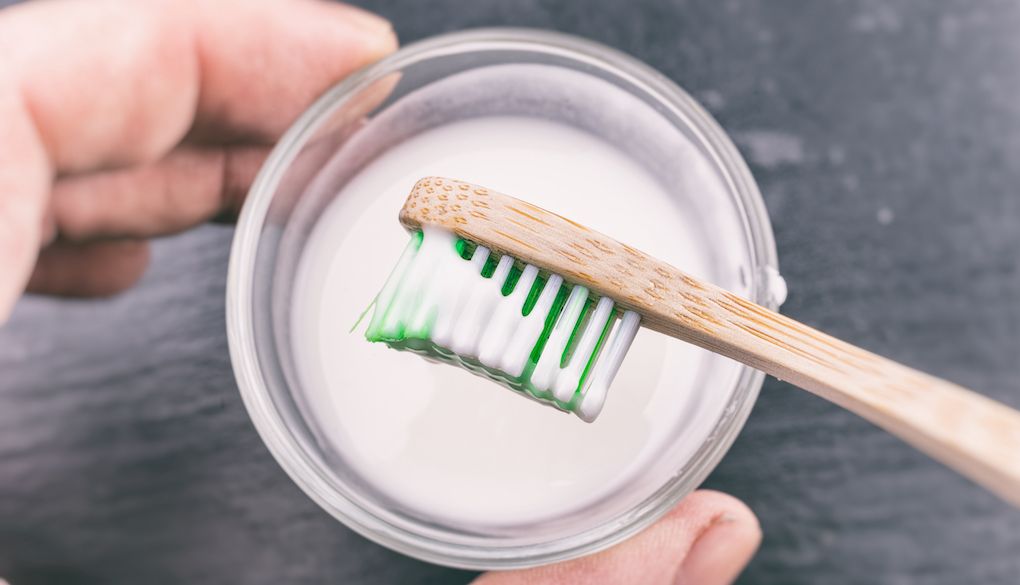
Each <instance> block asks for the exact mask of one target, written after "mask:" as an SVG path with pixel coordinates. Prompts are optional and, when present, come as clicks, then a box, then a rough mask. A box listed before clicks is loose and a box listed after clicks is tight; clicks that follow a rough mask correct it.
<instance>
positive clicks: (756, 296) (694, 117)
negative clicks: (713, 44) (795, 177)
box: [226, 28, 782, 570]
mask: <svg viewBox="0 0 1020 585" xmlns="http://www.w3.org/2000/svg"><path fill="white" fill-rule="evenodd" d="M499 49H513V50H518V51H533V52H539V53H545V54H550V53H552V54H555V55H558V56H563V57H567V58H570V59H574V60H576V61H582V62H586V63H588V64H590V65H592V66H596V67H599V68H601V69H603V70H609V71H610V72H611V73H612V74H613V75H614V76H617V77H619V78H622V79H625V80H627V81H628V82H629V83H631V84H634V85H635V86H636V87H639V88H641V89H642V90H643V91H645V92H647V93H648V94H649V95H652V96H654V97H655V99H656V102H657V104H656V105H660V106H662V107H665V108H668V109H669V110H670V113H671V114H673V115H676V116H678V117H679V118H680V119H681V120H683V121H684V122H685V123H686V127H685V128H684V129H685V130H686V131H688V132H690V133H692V134H693V137H692V138H693V140H694V141H695V142H698V141H700V142H701V144H702V145H703V146H704V148H703V149H702V150H703V154H705V155H706V156H708V157H709V159H710V161H711V162H712V164H713V165H714V166H715V167H716V169H717V170H718V171H719V172H720V174H721V178H722V179H723V181H724V183H725V185H726V187H727V190H728V191H729V193H730V195H731V196H732V197H733V198H734V203H735V204H736V205H737V211H738V215H739V217H740V218H741V220H742V222H743V224H744V225H743V228H744V233H745V234H746V235H747V237H748V239H749V250H748V251H749V253H750V259H751V266H753V267H754V268H755V271H754V273H753V274H750V275H748V278H749V279H750V283H751V291H752V300H754V301H756V302H758V303H760V304H763V305H765V306H769V307H771V308H773V309H775V308H778V305H779V304H780V303H781V302H782V295H779V294H777V293H776V291H775V282H776V279H778V281H779V283H780V284H781V279H779V272H778V269H779V266H778V258H777V253H776V247H775V241H774V236H773V232H772V227H771V223H770V221H769V217H768V213H767V211H766V209H765V204H764V201H763V200H762V197H761V194H760V192H759V190H758V186H757V184H756V182H755V181H754V178H753V177H752V175H751V171H750V169H749V168H748V167H747V164H746V163H745V162H744V159H743V158H742V157H741V156H740V154H739V152H738V151H737V148H736V146H734V144H733V142H732V141H731V140H730V138H729V137H728V136H727V135H726V133H725V132H724V131H723V129H722V128H721V127H720V126H719V124H718V123H717V122H716V121H715V120H714V119H713V118H712V116H711V115H710V114H709V113H708V112H707V111H706V110H705V109H704V108H702V107H701V106H700V105H699V104H698V103H697V102H696V101H695V100H694V99H693V98H692V97H691V96H690V95H689V94H688V93H687V92H685V91H684V90H683V89H681V88H680V87H679V86H678V85H676V84H675V83H674V82H672V81H671V80H670V79H668V78H667V77H665V76H664V75H663V74H661V73H659V72H658V71H656V70H654V69H652V68H651V67H650V66H648V65H646V64H644V63H642V62H640V61H638V60H637V59H635V58H633V57H630V56H628V55H626V54H624V53H621V52H619V51H617V50H616V49H612V48H610V47H607V46H604V45H602V44H599V43H596V42H593V41H589V40H586V39H582V38H579V37H576V36H572V35H567V34H563V33H557V32H551V31H544V30H534V29H522V28H482V29H473V30H467V31H459V32H453V33H446V34H442V35H439V36H436V37H431V38H429V39H425V40H422V41H419V42H416V43H412V44H409V45H407V46H405V47H403V48H401V49H399V50H398V51H396V52H395V53H393V54H392V55H390V56H388V57H386V58H384V59H382V60H380V61H378V62H376V63H374V64H372V65H369V66H367V67H365V68H363V69H361V70H359V71H357V72H355V73H354V74H352V75H350V76H349V77H347V78H346V79H344V80H342V81H340V82H339V83H337V84H336V85H334V86H333V87H331V88H330V89H328V90H327V91H326V92H325V93H324V94H323V95H322V96H321V97H320V98H319V99H318V100H316V101H315V102H314V103H313V104H312V105H311V106H310V107H309V108H308V109H307V110H306V111H305V112H304V113H303V114H302V115H301V116H300V117H299V118H298V119H297V120H296V121H295V122H294V123H293V125H292V126H291V127H290V128H289V129H288V130H287V131H286V132H285V133H284V135H283V137H282V138H281V139H280V141H279V142H278V143H277V145H276V146H275V147H274V149H273V151H272V152H271V154H270V155H269V157H268V158H267V159H266V161H265V163H263V166H262V167H261V169H260V170H259V173H258V175H257V176H256V178H255V181H254V182H253V184H252V187H251V189H250V191H249V193H248V197H247V199H246V201H245V204H244V207H243V208H242V211H241V214H240V217H239V219H238V224H237V228H236V231H235V234H234V239H233V243H232V247H231V253H230V263H229V268H228V273H227V290H226V327H227V338H228V344H229V347H230V358H231V363H232V364H233V370H234V375H235V378H236V380H237V384H238V387H239V390H240V394H241V397H242V400H243V402H244V405H245V408H246V409H247V410H248V414H249V417H250V418H251V419H252V423H253V424H254V426H255V428H256V430H257V432H258V434H259V435H260V437H261V438H262V440H263V442H264V443H265V444H266V446H267V448H268V449H269V451H270V452H271V453H272V455H273V457H274V458H275V459H276V461H277V463H278V464H279V465H280V466H281V467H282V468H283V469H284V471H285V472H286V473H287V474H288V475H289V476H290V477H291V479H292V480H293V481H294V482H295V483H296V484H297V485H298V486H299V487H300V488H301V489H302V491H304V492H305V493H306V494H307V495H308V496H309V497H310V498H311V499H312V500H314V501H315V502H316V503H317V504H318V505H319V506H320V507H322V508H323V509H324V510H326V511H327V512H329V513H330V514H331V515H332V516H334V517H335V518H337V519H338V520H340V521H341V522H343V523H344V524H345V525H347V526H348V527H350V528H351V529H353V530H354V531H355V532H357V533H359V534H361V535H362V536H364V537H366V538H368V539H370V540H372V541H374V542H376V543H378V544H382V545H383V546H386V547H388V548H391V549H393V550H396V551H399V552H401V553H404V554H406V555H408V556H411V557H415V558H418V559H421V560H424V561H428V562H433V563H438V564H443V565H447V566H452V567H459V568H465V569H475V570H490V569H514V568H524V567H531V566H537V565H542V564H547V563H551V562H556V561H561V560H566V559H570V558H575V557H579V556H583V555H586V554H590V553H594V552H597V551H599V550H602V549H605V548H608V547H609V546H612V545H613V544H616V543H618V542H620V541H622V540H624V539H626V538H628V537H630V536H631V535H633V534H635V533H636V532H638V531H640V530H642V529H644V528H645V527H647V526H648V525H650V524H651V523H653V522H654V521H655V520H657V519H659V518H660V517H661V516H662V515H664V514H665V513H666V512H667V511H668V510H670V509H671V508H672V507H673V506H674V505H675V504H676V503H677V502H678V501H679V500H680V499H682V498H683V497H684V496H686V495H687V494H688V493H690V492H691V491H693V489H695V488H696V487H697V486H698V485H700V484H701V483H702V482H703V481H704V479H705V478H706V477H707V476H708V474H709V473H710V472H711V471H712V470H713V469H714V468H715V467H716V465H717V464H718V463H719V461H720V460H721V459H722V457H723V455H724V454H725V453H726V452H727V451H728V450H729V448H730V446H731V445H732V443H733V441H734V440H735V439H736V437H737V435H738V434H739V432H740V431H741V430H742V428H743V426H744V424H745V422H746V420H747V417H748V415H749V414H750V411H751V409H752V407H753V405H754V403H755V402H756V399H757V396H758V392H759V390H760V388H761V385H762V381H763V380H764V374H762V373H761V372H758V371H756V370H754V369H752V368H750V367H747V366H743V367H742V369H741V371H740V374H739V376H738V377H737V380H736V382H735V385H736V390H735V392H734V397H733V398H732V399H731V403H730V407H732V406H733V404H736V408H735V409H733V410H732V412H730V413H729V419H728V422H727V421H723V420H722V419H720V420H721V422H720V423H718V424H717V425H716V428H715V429H714V430H713V434H712V435H710V437H709V439H707V440H706V442H705V443H704V444H702V446H701V447H699V449H698V452H696V453H695V455H694V456H693V457H692V459H691V461H692V462H696V465H690V464H689V466H690V467H691V471H690V473H687V474H685V475H683V476H682V477H681V476H680V475H679V474H678V475H677V476H676V477H675V478H674V479H673V480H671V481H668V482H666V483H665V484H664V485H663V486H661V487H660V488H659V489H658V490H656V491H655V492H654V493H653V494H652V495H650V496H649V497H648V498H646V499H645V500H644V501H643V502H642V503H641V504H639V505H638V506H636V507H635V508H633V509H632V510H630V511H628V512H627V513H625V514H623V515H621V516H618V517H617V518H614V519H613V520H612V521H610V522H606V523H604V524H601V525H599V526H597V527H595V528H593V529H589V530H586V531H584V532H581V533H579V534H575V535H572V536H570V537H567V538H562V539H556V540H553V541H550V542H546V543H541V544H537V545H534V544H529V545H524V546H513V547H501V548H495V547H475V546H471V545H465V544H460V543H450V542H442V541H440V540H438V539H435V538H433V537H430V536H424V535H422V534H419V533H414V532H410V531H407V530H405V529H403V528H401V527H398V526H394V525H393V524H390V523H388V522H386V521H385V520H383V519H381V518H379V517H378V516H375V515H373V514H372V513H371V512H369V511H368V510H365V509H364V508H362V507H361V506H360V505H359V504H358V503H357V502H354V501H352V500H350V499H349V498H347V497H346V495H345V494H341V493H339V492H337V491H336V490H333V489H331V488H330V484H329V482H328V481H327V480H326V479H325V478H324V477H323V476H322V475H321V472H320V470H318V469H317V468H316V466H315V465H314V464H313V463H312V462H311V461H310V460H309V459H308V457H307V456H306V454H305V453H303V452H302V450H301V449H300V448H299V446H298V444H297V442H296V441H294V440H293V436H292V435H291V434H290V433H289V432H287V425H286V423H285V422H284V421H283V419H282V417H281V416H280V414H279V412H278V411H277V410H276V409H275V407H274V405H273V403H272V399H271V397H270V396H269V395H268V392H267V390H266V382H265V379H264V377H263V375H262V371H261V368H260V364H259V360H258V357H257V351H256V341H255V335H254V320H253V319H252V311H253V304H252V295H253V290H254V283H253V274H254V269H255V260H256V252H257V249H258V245H259V237H260V234H261V232H262V228H263V227H264V224H265V221H266V217H267V214H268V210H269V206H270V203H271V201H272V199H273V195H274V192H275V187H276V186H277V185H278V183H279V181H280V179H281V178H282V175H283V173H284V172H285V170H286V169H287V168H288V167H289V165H290V163H291V162H292V161H293V160H294V158H295V157H296V156H297V154H298V152H299V151H300V149H301V148H302V147H303V146H304V145H305V143H306V140H307V139H308V138H310V137H311V135H312V134H313V133H314V131H315V130H316V129H317V127H318V123H319V122H320V121H321V120H322V118H323V117H324V116H325V115H326V114H328V113H329V112H331V111H333V110H334V109H335V108H337V107H339V106H341V105H342V104H343V103H344V102H345V100H346V99H347V98H349V97H350V96H352V95H354V94H356V93H357V92H358V91H359V90H360V89H362V88H364V87H365V86H367V85H368V84H369V83H372V82H373V81H374V80H376V79H378V78H380V77H382V76H384V75H387V74H390V73H393V72H396V71H400V70H401V69H402V68H404V67H406V66H408V65H410V64H413V63H414V62H416V61H420V60H423V59H425V58H429V57H433V56H437V55H442V54H444V53H449V52H468V51H491V50H499ZM722 422H727V424H728V427H727V428H725V429H723V430H722V432H721V433H720V432H718V431H719V426H720V425H721V424H722ZM565 540H566V541H570V542H562V541H565Z"/></svg>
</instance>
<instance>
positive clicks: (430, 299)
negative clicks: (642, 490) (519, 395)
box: [366, 227, 640, 422]
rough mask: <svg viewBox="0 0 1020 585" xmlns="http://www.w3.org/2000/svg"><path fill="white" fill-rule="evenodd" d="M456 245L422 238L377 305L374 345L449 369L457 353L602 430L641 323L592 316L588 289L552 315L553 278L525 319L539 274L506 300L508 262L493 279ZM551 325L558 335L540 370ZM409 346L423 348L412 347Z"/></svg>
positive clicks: (601, 308)
mask: <svg viewBox="0 0 1020 585" xmlns="http://www.w3.org/2000/svg"><path fill="white" fill-rule="evenodd" d="M457 242H458V240H457V237H456V235H454V234H453V233H451V232H448V231H446V230H443V229H440V228H434V227H426V228H425V229H424V234H423V235H422V239H421V241H420V244H419V243H418V242H417V241H415V240H412V242H411V244H409V245H408V247H407V248H406V249H405V250H404V253H403V254H402V255H401V257H400V260H399V261H398V263H397V267H396V268H395V269H394V270H393V272H392V273H391V275H390V278H389V280H387V282H386V285H385V286H384V287H383V289H382V291H380V293H379V295H378V296H377V298H376V302H375V312H374V314H373V316H372V320H371V322H370V324H369V328H368V331H367V332H366V336H367V337H368V338H369V339H373V340H378V341H386V342H387V343H389V344H390V345H392V346H394V347H397V348H403V347H407V348H410V349H417V350H418V351H426V352H428V354H429V355H432V356H433V357H440V358H442V359H445V360H447V361H450V360H453V359H454V358H453V357H451V356H450V355H449V352H453V353H454V354H456V355H457V356H459V358H460V360H462V361H461V363H467V364H476V365H475V366H471V367H472V368H473V369H476V370H477V369H479V368H478V367H477V364H481V366H483V367H484V368H485V369H487V373H488V375H489V376H495V377H496V378H498V379H500V380H502V381H503V382H504V383H506V384H507V385H510V386H511V387H514V388H515V389H518V390H524V391H526V392H528V393H529V394H531V395H532V396H533V397H537V398H540V399H541V400H543V401H545V402H547V403H553V404H555V405H556V406H558V407H559V408H563V409H567V410H572V411H574V412H575V413H576V414H577V415H578V416H579V417H580V418H582V419H584V420H586V421H589V422H590V421H592V420H594V418H595V417H596V416H598V414H599V412H600V411H601V410H602V406H603V404H604V402H605V398H606V393H607V391H608V388H609V384H610V383H611V382H612V379H613V377H614V376H615V375H616V372H617V370H618V369H619V368H620V364H621V363H622V361H623V357H624V355H625V354H626V353H627V350H628V348H629V347H630V344H631V342H632V341H633V339H634V335H635V334H636V332H637V329H638V327H639V325H640V318H639V317H638V315H637V314H636V313H634V312H632V311H624V312H623V315H622V318H620V319H617V318H616V314H615V313H616V312H615V308H614V303H613V301H612V300H611V299H610V298H608V297H602V298H600V299H599V300H598V302H597V303H595V305H594V307H592V306H591V305H590V304H589V296H590V291H589V290H588V289H587V288H585V287H583V286H580V285H574V286H572V287H569V294H568V295H567V298H566V299H565V300H564V302H562V303H561V304H560V305H559V307H558V309H557V310H558V314H557V315H555V316H554V315H551V314H550V313H551V312H552V311H553V308H554V305H556V299H557V297H558V295H559V294H560V290H561V288H562V286H563V279H562V278H561V277H560V276H558V275H555V274H551V275H549V276H548V278H546V280H545V284H544V285H542V286H543V288H542V291H541V292H540V293H538V298H537V299H535V303H534V306H533V308H532V310H531V312H530V313H529V314H528V315H524V305H525V303H526V302H527V299H528V297H529V295H530V293H531V292H532V289H533V288H534V287H535V286H536V282H537V281H538V278H539V269H538V268H537V267H535V266H532V265H530V264H529V265H527V266H525V267H524V269H523V270H522V271H521V273H520V276H519V277H518V279H517V282H516V283H515V284H514V287H513V290H512V291H511V292H510V293H509V294H508V295H506V296H504V295H503V292H502V289H503V287H504V285H506V283H507V279H508V278H509V276H510V274H511V271H512V270H513V266H514V263H515V261H514V259H513V258H511V257H510V256H507V255H503V256H502V257H501V258H500V259H499V262H497V263H496V267H495V270H494V271H493V274H492V276H491V277H489V278H485V277H483V276H482V274H481V273H482V270H483V267H484V266H485V265H486V263H487V261H489V259H490V251H489V250H488V249H487V248H485V247H484V246H478V247H477V248H476V249H475V251H474V254H473V255H472V256H471V259H470V260H464V259H463V258H462V257H461V256H460V254H459V252H458V251H457ZM536 292H537V291H536ZM553 317H555V320H554V321H551V319H552V318H553ZM547 322H551V323H552V327H551V330H550V331H549V333H548V337H547V339H546V340H545V344H544V346H543V347H542V350H541V353H540V354H539V355H538V359H537V363H533V362H532V361H531V358H532V354H533V353H534V352H535V351H536V347H537V345H538V343H539V342H540V339H541V337H542V334H543V331H544V330H545V327H546V323H547ZM604 332H605V333H606V335H605V339H603V333H604ZM410 340H420V341H418V342H415V343H414V344H410V345H407V344H406V343H405V342H407V341H410ZM600 340H602V343H600ZM422 342H431V343H430V344H429V343H426V344H423V343H422ZM433 346H437V347H433ZM571 346H572V349H570V348H571ZM433 349H434V350H435V351H433ZM568 349H570V352H569V356H568V359H566V360H564V359H563V358H564V355H565V354H566V352H567V351H568ZM589 364H590V366H589ZM529 368H531V369H530V371H529ZM553 401H555V402H553Z"/></svg>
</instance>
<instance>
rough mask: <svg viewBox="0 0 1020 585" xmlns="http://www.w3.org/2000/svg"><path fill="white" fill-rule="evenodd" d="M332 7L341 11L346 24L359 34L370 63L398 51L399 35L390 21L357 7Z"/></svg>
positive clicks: (337, 5)
mask: <svg viewBox="0 0 1020 585" xmlns="http://www.w3.org/2000/svg"><path fill="white" fill-rule="evenodd" d="M332 6H333V7H334V8H335V9H336V10H339V11H340V17H341V18H342V19H343V21H344V23H345V24H346V25H347V26H348V27H349V28H350V29H351V30H352V31H353V32H354V33H355V34H357V36H358V38H359V39H360V41H361V46H362V47H363V50H364V52H365V57H366V58H367V60H368V61H369V62H371V61H376V60H378V59H381V58H382V57H385V56H386V55H389V54H390V53H392V52H393V51H395V50H396V49H397V34H396V32H394V31H393V25H392V24H390V21H388V20H386V19H385V18H383V17H381V16H379V15H377V14H373V13H371V12H369V11H367V10H362V9H361V8H357V7H355V6H350V5H347V4H332Z"/></svg>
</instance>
